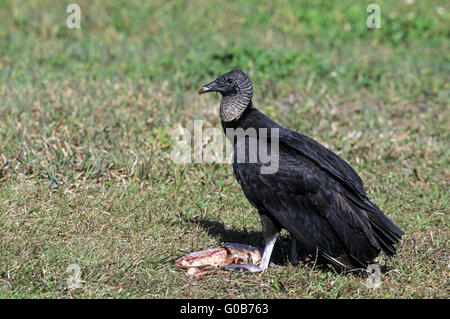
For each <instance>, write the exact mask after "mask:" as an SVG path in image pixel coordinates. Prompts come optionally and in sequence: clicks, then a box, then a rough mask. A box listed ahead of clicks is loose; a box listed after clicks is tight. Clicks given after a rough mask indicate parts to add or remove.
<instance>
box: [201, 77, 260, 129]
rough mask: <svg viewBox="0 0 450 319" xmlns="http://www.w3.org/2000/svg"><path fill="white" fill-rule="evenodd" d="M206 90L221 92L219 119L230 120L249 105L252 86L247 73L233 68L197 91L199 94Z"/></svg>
mask: <svg viewBox="0 0 450 319" xmlns="http://www.w3.org/2000/svg"><path fill="white" fill-rule="evenodd" d="M206 92H219V93H220V94H222V101H221V102H220V119H221V120H222V121H224V122H230V121H233V120H236V119H238V118H239V117H240V116H241V115H242V113H243V112H244V110H245V109H246V108H247V106H248V105H250V103H251V101H252V96H253V86H252V82H251V81H250V79H249V77H248V76H247V74H245V73H244V72H242V71H241V70H233V71H230V72H228V73H225V74H223V75H221V76H219V77H218V78H217V79H216V80H214V81H212V82H211V83H208V84H206V85H205V86H203V87H202V88H201V89H200V91H198V93H199V94H202V93H206Z"/></svg>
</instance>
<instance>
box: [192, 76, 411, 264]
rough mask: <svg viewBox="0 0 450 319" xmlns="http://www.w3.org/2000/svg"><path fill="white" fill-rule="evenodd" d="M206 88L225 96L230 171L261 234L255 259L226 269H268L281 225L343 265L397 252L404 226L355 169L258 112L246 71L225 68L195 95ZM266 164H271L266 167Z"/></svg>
mask: <svg viewBox="0 0 450 319" xmlns="http://www.w3.org/2000/svg"><path fill="white" fill-rule="evenodd" d="M205 92H219V93H221V95H222V100H221V102H220V118H221V121H222V127H223V129H224V130H225V132H226V135H227V138H229V139H230V140H231V142H232V143H233V147H234V155H233V170H234V174H235V176H236V179H237V181H238V182H239V184H240V185H241V187H242V190H243V192H244V194H245V196H246V197H247V199H248V200H249V202H250V203H251V204H252V206H254V207H255V208H256V209H257V210H258V213H259V215H260V220H261V224H262V230H263V237H264V240H265V248H264V253H263V257H262V260H261V262H260V263H259V265H258V266H255V265H252V264H249V265H235V266H231V267H229V268H233V267H234V268H235V269H237V268H239V269H246V270H248V271H250V272H261V271H264V270H265V269H267V267H268V265H269V261H270V257H271V255H272V250H273V247H274V244H275V241H276V239H277V237H278V235H279V233H280V230H281V229H286V230H287V231H288V232H289V233H290V234H291V236H292V237H293V238H294V239H295V240H296V241H297V242H298V243H299V244H300V245H303V247H304V248H305V249H309V250H314V251H317V252H318V253H319V254H320V256H323V257H324V258H325V259H326V260H327V262H329V263H331V264H332V265H334V266H337V267H339V268H343V269H346V270H355V269H364V268H366V267H367V266H368V265H369V264H371V263H372V262H373V260H374V258H375V257H377V256H378V254H379V253H380V251H382V252H383V253H384V254H386V255H387V256H395V253H396V247H395V245H396V244H398V243H399V242H400V239H401V236H402V235H403V232H402V231H401V230H400V229H399V228H398V227H397V226H396V225H395V224H394V223H393V222H392V221H391V220H390V219H389V218H387V217H386V216H385V215H384V214H383V212H382V211H381V210H380V209H379V208H378V207H377V206H376V205H375V204H374V203H372V202H371V201H370V200H369V199H368V198H367V196H366V191H365V189H364V186H363V182H362V180H361V178H360V177H359V176H358V174H357V173H356V172H355V170H354V169H353V168H352V167H351V166H350V164H348V163H347V162H346V161H344V160H343V159H342V158H340V157H339V156H338V155H336V154H335V153H333V152H332V151H330V150H329V149H327V148H325V147H324V146H323V145H321V144H319V143H318V142H316V141H315V140H313V139H311V138H310V137H308V136H306V135H303V134H300V133H297V132H294V131H292V130H289V129H286V128H283V127H281V126H280V125H278V124H277V123H275V122H274V121H272V120H271V119H270V118H268V117H267V116H266V115H264V114H263V113H261V112H260V111H258V110H257V109H256V108H255V107H254V106H253V103H252V96H253V87H252V83H251V81H250V79H249V77H248V76H247V74H245V73H244V72H242V71H241V70H233V71H230V72H228V73H225V74H223V75H221V76H219V77H218V78H217V79H216V80H214V81H213V82H211V83H209V84H207V85H205V86H203V87H202V88H201V89H200V91H199V94H202V93H205ZM230 132H231V133H232V134H230ZM237 132H239V133H237ZM252 140H253V141H256V142H257V143H252ZM260 142H261V143H260ZM255 145H257V146H256V148H255V147H254V146H255ZM263 148H264V149H265V150H266V151H267V152H266V154H270V156H269V161H267V158H265V157H264V158H263V156H262V154H264V152H262V151H261V149H263ZM242 152H244V154H243V155H242ZM239 153H241V154H239ZM254 153H258V154H256V155H255V154H254ZM239 156H240V157H239ZM275 162H276V163H275ZM270 166H272V167H274V168H275V169H272V171H271V170H269V167H270ZM264 168H266V169H267V171H266V172H264V171H263V169H264Z"/></svg>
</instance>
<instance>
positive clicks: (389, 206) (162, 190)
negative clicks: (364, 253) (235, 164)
mask: <svg viewBox="0 0 450 319" xmlns="http://www.w3.org/2000/svg"><path fill="white" fill-rule="evenodd" d="M72 2H74V1H58V2H53V1H5V0H1V1H0V21H1V25H0V297H4V298H71V297H74V298H85V297H96V298H110V297H112V298H171V297H186V298H200V297H206V298H211V297H218V298H224V297H228V298H247V297H254V298H381V297H384V298H435V297H439V298H448V295H449V292H448V279H449V268H448V265H449V218H448V214H449V209H448V206H449V177H450V172H449V150H448V145H449V129H450V125H449V123H450V119H449V110H448V104H449V94H448V92H449V91H450V87H449V84H448V83H449V74H450V72H449V71H450V64H449V58H448V51H449V21H450V19H449V6H448V4H447V2H446V1H432V2H426V3H425V2H423V1H415V2H414V3H413V4H408V3H407V2H406V1H396V2H392V1H374V2H375V3H377V4H379V5H380V8H381V18H382V28H381V29H376V30H369V29H367V27H366V19H367V16H368V13H366V7H367V5H368V3H367V2H364V1H358V2H355V1H340V2H339V3H338V2H330V1H314V2H312V1H283V3H280V4H274V3H272V2H270V1H249V2H246V4H245V5H242V4H240V2H239V1H228V2H223V1H222V2H212V1H195V2H193V1H189V2H188V1H183V2H169V1H138V0H134V1H114V2H113V1H87V0H84V1H82V0H79V1H76V3H78V4H79V5H80V7H81V10H82V20H81V29H79V30H75V29H73V30H71V29H68V28H67V27H66V25H65V22H66V18H67V16H68V14H67V13H66V10H65V9H66V6H67V5H68V4H69V3H72ZM369 3H370V2H369ZM237 67H238V68H242V69H244V70H246V71H248V72H249V73H250V76H251V78H252V79H253V81H254V99H255V100H254V102H255V105H256V106H257V107H258V108H259V109H261V110H262V111H263V112H265V113H267V114H268V115H269V116H271V117H272V118H273V119H275V120H276V121H277V122H279V123H280V124H282V125H284V126H286V127H289V128H291V129H294V130H297V131H299V132H302V133H304V134H307V135H309V136H311V137H313V138H315V139H317V140H318V141H320V142H321V143H323V144H325V145H327V146H328V147H330V148H331V149H333V150H334V151H336V152H337V153H338V154H339V155H341V156H342V157H343V158H345V159H346V160H348V161H349V162H350V163H351V164H352V165H353V166H354V167H355V169H356V170H357V171H358V173H359V174H360V175H361V177H362V178H363V180H364V181H365V185H366V188H367V191H368V194H369V197H370V198H371V199H372V200H373V201H374V202H375V203H377V205H379V206H380V207H381V208H382V210H383V211H385V212H386V214H387V215H388V216H389V217H390V218H391V219H392V220H393V221H395V223H396V224H397V225H399V226H400V228H402V229H403V230H404V231H405V233H406V234H405V236H404V240H403V244H402V246H401V247H400V248H399V251H398V257H397V258H395V259H392V260H386V259H385V258H383V257H382V258H380V263H381V264H382V265H385V264H386V265H387V266H388V267H387V270H386V271H385V272H384V273H383V276H382V285H381V287H380V288H378V289H369V288H367V287H366V285H365V284H366V279H365V278H360V277H356V276H352V275H348V274H347V275H346V274H342V273H337V272H335V271H333V270H323V269H319V268H317V267H314V265H313V263H312V262H311V263H307V262H302V263H300V264H299V265H298V266H295V267H294V266H290V265H289V264H287V265H286V267H283V268H270V269H269V270H268V271H266V272H264V273H262V274H260V275H251V274H246V273H225V274H220V275H212V276H209V277H205V278H203V279H201V280H198V281H195V280H191V279H188V278H187V277H186V276H185V271H183V270H180V269H178V268H176V267H175V266H174V265H173V264H172V263H171V262H172V261H173V260H174V259H176V258H178V257H179V256H181V255H183V254H185V253H187V252H190V251H194V250H200V249H204V248H206V247H217V246H219V245H220V244H221V243H222V242H223V241H231V242H233V241H234V242H243V243H251V244H254V245H259V246H261V245H262V237H261V234H260V225H259V220H258V216H257V213H256V212H255V210H254V209H253V208H252V207H251V206H250V204H249V203H248V202H247V200H246V199H245V197H244V195H243V194H242V192H241V190H240V187H239V185H238V184H237V182H236V181H235V178H234V177H233V175H232V168H231V166H230V165H227V164H186V165H179V164H175V163H173V162H172V161H171V160H170V152H171V150H172V148H173V145H174V142H173V141H172V139H171V134H172V132H173V131H174V129H176V128H177V127H179V126H183V127H187V128H192V124H193V120H194V119H202V120H205V121H207V122H208V123H209V125H210V126H211V127H220V123H219V119H218V112H217V109H218V102H219V101H218V98H217V97H216V96H214V95H211V96H202V98H200V97H199V96H198V95H197V93H196V92H197V90H198V88H199V87H200V86H201V85H203V84H205V83H207V82H209V81H211V80H213V79H215V78H216V77H217V76H218V75H220V74H222V73H223V72H226V71H228V70H230V69H232V68H237ZM204 126H206V124H205V125H204ZM283 235H284V236H283V238H282V239H281V240H280V242H279V243H278V245H279V246H278V247H285V246H286V243H287V241H288V236H287V235H286V234H283ZM278 258H279V259H280V260H281V261H284V260H285V259H286V255H285V254H284V253H281V254H280V256H278ZM70 264H77V265H79V267H80V270H81V280H82V285H81V287H80V288H77V289H68V288H67V279H68V278H69V275H70V274H69V273H68V272H67V267H68V266H69V265H70Z"/></svg>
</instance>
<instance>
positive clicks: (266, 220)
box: [223, 212, 281, 273]
mask: <svg viewBox="0 0 450 319" xmlns="http://www.w3.org/2000/svg"><path fill="white" fill-rule="evenodd" d="M260 218H261V225H262V231H263V236H264V241H265V243H266V246H265V247H264V252H263V255H262V258H261V261H260V262H259V265H258V266H256V265H253V264H252V263H250V264H237V265H229V266H225V267H223V269H225V270H240V269H243V270H247V271H250V272H253V273H255V272H262V271H264V270H266V269H267V268H268V267H269V263H270V257H271V256H272V251H273V247H274V246H275V242H276V241H277V238H278V235H279V234H280V229H281V228H280V226H279V224H278V223H277V222H276V221H274V219H273V218H272V217H270V216H269V215H268V214H265V212H260Z"/></svg>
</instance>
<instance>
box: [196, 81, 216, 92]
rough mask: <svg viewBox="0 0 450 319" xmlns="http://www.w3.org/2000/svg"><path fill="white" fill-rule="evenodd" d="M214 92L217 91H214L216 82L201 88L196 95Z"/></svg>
mask: <svg viewBox="0 0 450 319" xmlns="http://www.w3.org/2000/svg"><path fill="white" fill-rule="evenodd" d="M214 91H217V90H216V82H215V81H213V82H211V83H209V84H206V85H205V86H203V87H202V88H201V89H200V90H198V94H203V93H207V92H214Z"/></svg>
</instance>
